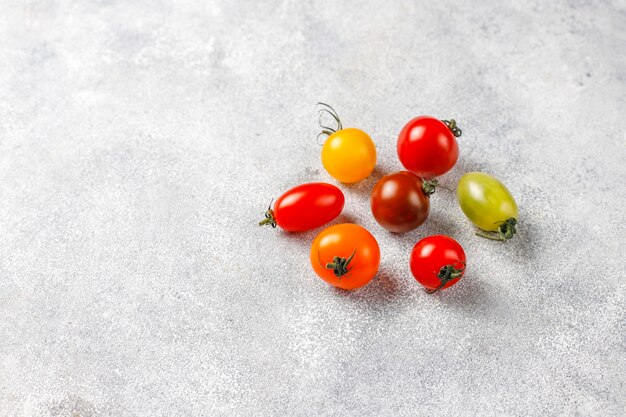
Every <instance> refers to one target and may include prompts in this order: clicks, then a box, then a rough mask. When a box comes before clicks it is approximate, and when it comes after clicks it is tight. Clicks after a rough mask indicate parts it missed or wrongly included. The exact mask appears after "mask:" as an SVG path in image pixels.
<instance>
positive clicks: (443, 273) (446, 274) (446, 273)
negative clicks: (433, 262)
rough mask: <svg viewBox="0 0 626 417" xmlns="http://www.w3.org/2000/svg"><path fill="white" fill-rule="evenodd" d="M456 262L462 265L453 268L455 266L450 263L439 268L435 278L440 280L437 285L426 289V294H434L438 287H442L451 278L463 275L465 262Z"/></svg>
mask: <svg viewBox="0 0 626 417" xmlns="http://www.w3.org/2000/svg"><path fill="white" fill-rule="evenodd" d="M458 263H462V264H463V267H462V268H455V266H454V265H452V264H450V265H445V266H442V267H441V269H440V270H439V273H438V274H437V278H439V280H440V283H439V286H438V287H437V288H434V289H432V290H426V292H427V293H428V294H434V293H436V292H437V291H439V290H440V289H442V288H443V287H444V286H445V285H446V284H447V283H448V282H450V281H452V280H453V279H456V278H459V277H461V276H462V275H463V270H464V269H465V262H458Z"/></svg>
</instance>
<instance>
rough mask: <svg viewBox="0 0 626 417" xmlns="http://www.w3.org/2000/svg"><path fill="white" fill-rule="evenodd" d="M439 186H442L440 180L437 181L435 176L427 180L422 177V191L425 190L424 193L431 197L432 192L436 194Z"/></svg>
mask: <svg viewBox="0 0 626 417" xmlns="http://www.w3.org/2000/svg"><path fill="white" fill-rule="evenodd" d="M437 187H440V185H439V181H437V180H436V179H434V178H433V179H429V180H427V179H424V178H422V191H424V194H426V196H428V197H430V196H431V195H432V194H434V192H435V190H436V189H437ZM444 188H445V187H444Z"/></svg>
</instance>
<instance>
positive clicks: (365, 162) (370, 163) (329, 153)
mask: <svg viewBox="0 0 626 417" xmlns="http://www.w3.org/2000/svg"><path fill="white" fill-rule="evenodd" d="M322 164H324V168H326V171H328V173H329V174H330V175H331V176H332V177H333V178H335V179H336V180H337V181H340V182H344V183H348V184H350V183H354V182H358V181H361V180H362V179H365V178H367V177H368V176H369V175H370V174H371V173H372V171H373V170H374V167H375V166H376V147H375V146H374V142H373V141H372V139H371V138H370V137H369V135H368V134H367V133H365V132H363V131H362V130H360V129H356V128H353V127H349V128H346V129H342V130H338V131H337V132H335V133H333V134H332V135H330V136H329V137H328V139H326V142H324V146H323V147H322Z"/></svg>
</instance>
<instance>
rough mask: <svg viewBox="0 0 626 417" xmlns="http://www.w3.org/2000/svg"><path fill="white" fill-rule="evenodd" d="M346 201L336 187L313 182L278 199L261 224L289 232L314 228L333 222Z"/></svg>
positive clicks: (289, 191)
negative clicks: (278, 227)
mask: <svg viewBox="0 0 626 417" xmlns="http://www.w3.org/2000/svg"><path fill="white" fill-rule="evenodd" d="M344 201H345V198H344V196H343V193H342V192H341V190H340V189H339V188H337V187H335V186H334V185H331V184H326V183H323V182H312V183H308V184H302V185H298V186H297V187H294V188H292V189H290V190H288V191H287V192H285V193H284V194H283V195H281V196H280V197H278V200H276V203H275V204H274V208H273V209H272V208H271V204H270V207H269V208H268V209H267V211H266V212H265V219H264V220H263V221H262V222H260V223H259V225H261V226H264V225H270V226H272V227H276V225H278V226H280V227H281V228H283V229H285V230H287V231H289V232H302V231H305V230H310V229H315V228H316V227H320V226H323V225H325V224H326V223H328V222H330V221H332V220H333V219H334V218H335V217H337V216H338V215H339V213H341V210H343V204H344Z"/></svg>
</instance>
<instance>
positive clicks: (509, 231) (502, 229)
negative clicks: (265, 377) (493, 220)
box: [476, 217, 517, 242]
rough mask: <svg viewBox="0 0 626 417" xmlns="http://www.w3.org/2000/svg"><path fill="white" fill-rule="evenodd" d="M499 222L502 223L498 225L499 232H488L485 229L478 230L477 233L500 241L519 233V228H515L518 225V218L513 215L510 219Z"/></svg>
mask: <svg viewBox="0 0 626 417" xmlns="http://www.w3.org/2000/svg"><path fill="white" fill-rule="evenodd" d="M499 223H501V224H500V226H499V227H498V231H497V232H486V231H484V230H479V231H478V232H476V235H477V236H480V237H484V238H486V239H491V240H499V241H500V242H506V241H507V240H509V239H511V238H512V237H513V236H515V233H517V229H516V228H515V226H516V225H517V219H516V218H514V217H511V218H510V219H508V220H506V221H503V222H499Z"/></svg>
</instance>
